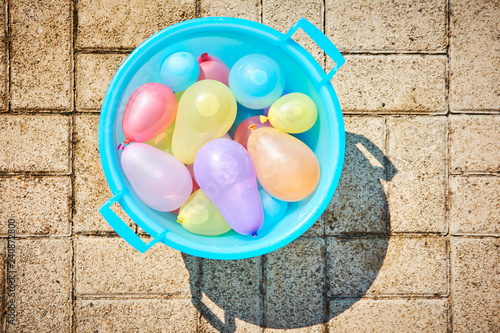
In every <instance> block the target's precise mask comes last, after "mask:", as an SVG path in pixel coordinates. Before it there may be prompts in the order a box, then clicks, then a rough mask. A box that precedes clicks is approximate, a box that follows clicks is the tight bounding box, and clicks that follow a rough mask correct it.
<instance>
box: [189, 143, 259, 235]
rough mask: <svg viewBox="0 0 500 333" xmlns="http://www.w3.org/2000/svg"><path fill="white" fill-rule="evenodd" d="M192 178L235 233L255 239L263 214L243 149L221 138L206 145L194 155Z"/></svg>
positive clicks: (252, 175) (247, 155)
mask: <svg viewBox="0 0 500 333" xmlns="http://www.w3.org/2000/svg"><path fill="white" fill-rule="evenodd" d="M194 174H195V176H196V181H197V182H198V185H200V188H201V189H202V190H203V192H204V193H205V194H206V195H207V197H208V198H209V199H210V200H211V201H212V202H213V203H214V205H215V206H216V207H217V209H218V210H219V212H220V213H221V214H222V216H223V217H224V219H225V220H226V222H227V224H229V226H231V228H233V230H234V231H236V232H237V233H240V234H242V235H252V236H257V231H258V230H259V229H260V228H261V227H262V223H263V221H264V211H263V209H262V202H261V201H260V196H259V191H258V188H257V178H256V176H255V169H254V167H253V163H252V159H251V158H250V155H249V154H248V152H247V150H246V149H245V148H243V146H242V145H240V144H239V143H238V142H236V141H233V140H229V139H224V138H221V139H216V140H212V141H210V142H208V143H207V144H205V145H204V146H203V147H202V148H201V149H200V150H199V151H198V154H197V155H196V158H195V160H194Z"/></svg>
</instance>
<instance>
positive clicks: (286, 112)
mask: <svg viewBox="0 0 500 333" xmlns="http://www.w3.org/2000/svg"><path fill="white" fill-rule="evenodd" d="M317 118H318V108H317V107H316V104H315V103H314V101H313V100H312V99H311V97H309V96H307V95H304V94H301V93H291V94H286V95H284V96H282V97H280V98H278V99H277V100H276V102H274V103H273V104H272V105H271V108H270V109H269V114H268V116H267V117H264V116H262V118H261V121H263V122H265V121H266V120H268V119H269V122H270V123H271V125H273V127H274V128H276V129H279V130H280V131H283V132H287V133H302V132H305V131H307V130H308V129H310V128H311V127H313V125H314V123H315V122H316V119H317Z"/></svg>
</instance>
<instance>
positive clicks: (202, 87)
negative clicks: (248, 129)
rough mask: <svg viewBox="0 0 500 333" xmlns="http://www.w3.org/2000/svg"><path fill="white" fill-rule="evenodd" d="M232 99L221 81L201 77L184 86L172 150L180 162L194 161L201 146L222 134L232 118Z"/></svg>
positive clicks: (231, 94) (234, 103)
mask: <svg viewBox="0 0 500 333" xmlns="http://www.w3.org/2000/svg"><path fill="white" fill-rule="evenodd" d="M236 108H237V107H236V99H235V98H234V95H233V93H232V92H231V90H230V89H229V88H228V87H227V86H226V85H225V84H223V83H220V82H218V81H214V80H202V81H198V82H196V83H194V84H193V85H191V86H190V87H189V88H187V89H186V90H185V91H184V93H183V94H182V97H181V99H180V102H179V107H178V109H177V118H176V122H175V128H174V134H173V137H172V152H173V155H174V156H175V157H177V158H178V159H179V160H180V161H181V162H182V163H184V164H191V163H193V162H194V158H195V157H196V153H197V152H198V150H200V148H201V147H203V145H204V144H205V143H207V142H209V141H211V140H213V139H217V138H220V137H222V136H223V135H224V134H225V133H226V132H227V131H228V130H229V129H230V128H231V126H232V125H233V123H234V120H235V119H236Z"/></svg>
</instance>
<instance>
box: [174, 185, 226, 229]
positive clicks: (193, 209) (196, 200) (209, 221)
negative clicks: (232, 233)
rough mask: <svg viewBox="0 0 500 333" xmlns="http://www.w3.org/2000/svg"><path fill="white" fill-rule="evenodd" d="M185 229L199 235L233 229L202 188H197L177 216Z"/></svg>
mask: <svg viewBox="0 0 500 333" xmlns="http://www.w3.org/2000/svg"><path fill="white" fill-rule="evenodd" d="M177 222H179V223H180V224H181V225H182V226H183V227H184V229H186V230H187V231H190V232H192V233H195V234H199V235H206V236H216V235H221V234H223V233H226V232H228V231H229V230H231V227H230V226H229V225H228V224H227V222H226V221H225V220H224V218H223V217H222V215H221V214H220V212H219V210H218V209H217V207H215V205H214V204H213V203H212V201H210V199H208V197H207V196H206V195H205V193H203V191H202V190H197V191H196V192H194V193H193V194H191V196H190V197H189V199H188V200H187V201H186V202H185V203H184V205H182V207H181V209H180V210H179V215H178V216H177Z"/></svg>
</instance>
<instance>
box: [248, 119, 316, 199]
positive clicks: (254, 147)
mask: <svg viewBox="0 0 500 333" xmlns="http://www.w3.org/2000/svg"><path fill="white" fill-rule="evenodd" d="M247 149H248V152H249V153H250V156H251V157H252V160H253V163H254V166H255V171H256V173H257V178H258V179H259V182H260V184H261V185H262V187H263V188H264V189H265V190H266V191H267V192H268V193H269V194H270V195H272V196H273V197H275V198H277V199H280V200H283V201H299V200H302V199H304V198H306V197H307V196H308V195H310V194H311V193H312V192H313V191H314V189H315V188H316V186H317V185H318V181H319V175H320V168H319V162H318V159H317V158H316V155H314V152H313V151H312V150H311V149H310V148H309V147H308V146H307V145H306V144H305V143H303V142H302V141H300V140H299V139H297V138H295V137H293V136H291V135H290V134H287V133H283V132H281V131H279V130H277V129H275V128H272V127H261V128H258V129H256V130H255V131H253V133H252V134H250V137H249V138H248V143H247Z"/></svg>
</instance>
